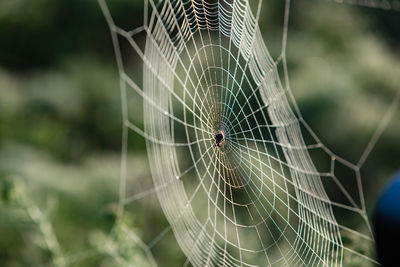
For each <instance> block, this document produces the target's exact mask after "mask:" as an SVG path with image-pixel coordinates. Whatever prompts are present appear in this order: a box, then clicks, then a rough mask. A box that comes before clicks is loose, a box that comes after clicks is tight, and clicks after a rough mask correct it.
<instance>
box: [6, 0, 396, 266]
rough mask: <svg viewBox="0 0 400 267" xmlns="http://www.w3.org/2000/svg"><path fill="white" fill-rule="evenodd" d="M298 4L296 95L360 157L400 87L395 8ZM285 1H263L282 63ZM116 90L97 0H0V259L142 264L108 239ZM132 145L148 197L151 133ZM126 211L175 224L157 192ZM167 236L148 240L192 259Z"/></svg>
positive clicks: (136, 18)
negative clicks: (168, 218) (147, 139)
mask: <svg viewBox="0 0 400 267" xmlns="http://www.w3.org/2000/svg"><path fill="white" fill-rule="evenodd" d="M110 2H112V3H110V4H111V8H112V10H113V14H114V16H116V17H118V24H119V25H121V26H125V25H131V26H129V27H131V28H133V27H134V26H139V25H140V24H141V17H142V15H141V13H142V3H141V2H142V1H140V0H131V1H130V0H118V1H110ZM267 2H268V3H267ZM269 2H273V3H271V6H268V5H269ZM293 2H294V3H293V4H292V9H291V12H292V13H291V20H290V26H289V39H288V48H287V55H288V65H289V75H290V76H289V78H290V83H291V87H292V90H293V93H294V95H295V97H296V99H297V101H298V104H299V107H300V110H301V111H302V113H303V115H304V117H305V119H306V121H307V122H309V123H310V125H311V126H312V128H313V129H314V130H315V132H316V133H317V134H318V135H319V137H320V138H321V140H322V142H323V143H324V144H326V145H327V147H329V148H330V149H331V150H332V151H333V152H334V153H337V154H338V155H340V156H342V157H344V158H346V159H348V160H350V161H351V162H355V163H356V162H357V161H358V159H359V158H360V156H361V154H362V152H363V149H364V148H365V147H366V145H367V143H368V141H369V139H370V138H371V136H372V134H373V132H374V131H375V129H376V128H377V126H378V124H379V122H380V120H381V118H382V116H383V114H384V113H385V111H386V110H387V108H388V107H389V105H390V102H391V100H392V99H393V96H394V95H395V93H396V90H398V89H399V86H400V78H399V77H400V50H399V47H400V34H399V32H398V30H399V28H398V25H400V15H399V13H398V12H397V13H396V12H394V11H382V10H374V9H367V8H361V7H357V6H348V5H340V4H333V3H330V2H328V1H308V0H297V1H293ZM282 3H283V1H266V2H265V3H264V7H263V10H262V15H261V18H262V19H261V25H262V26H261V27H262V31H263V32H264V33H265V35H264V36H265V41H266V43H267V46H268V47H269V48H270V49H271V52H272V55H273V56H274V57H275V58H276V57H277V56H278V54H279V49H280V45H281V41H280V40H281V39H280V38H281V34H282V22H283V5H282ZM127 27H128V26H127ZM396 27H397V28H396ZM135 67H139V68H140V67H141V66H135V65H134V64H133V63H132V68H135ZM118 86H119V81H118V74H117V70H116V64H115V60H114V55H113V48H112V44H111V40H110V36H109V32H108V28H107V25H106V23H105V20H104V18H103V15H102V13H101V10H100V8H99V7H98V4H97V1H93V0H69V1H62V0H37V1H29V0H2V1H0V189H1V191H0V193H1V199H0V237H1V238H0V266H32V265H42V264H43V265H51V264H60V265H61V264H63V259H64V257H65V256H67V258H66V259H67V260H70V261H72V262H75V264H76V265H77V266H99V265H101V264H102V265H103V266H109V265H115V262H119V263H121V261H122V263H123V262H124V261H128V262H135V263H136V264H137V265H138V266H141V265H140V263H141V262H144V261H146V260H147V258H146V257H145V256H144V252H143V251H142V249H140V247H139V246H138V245H137V243H135V242H132V241H131V240H132V238H129V237H128V236H127V235H126V234H125V230H126V229H124V228H123V227H116V228H114V229H113V230H112V232H111V234H110V235H109V233H110V231H111V229H112V226H113V225H114V223H115V217H116V216H115V214H116V204H117V202H118V190H119V189H118V188H119V184H118V179H119V166H120V150H121V112H120V110H121V107H120V95H119V87H118ZM399 118H400V111H399V110H397V111H396V114H395V116H394V119H392V121H391V123H390V124H389V127H388V128H387V130H386V131H385V132H384V133H383V136H382V138H381V139H380V141H379V142H378V143H377V145H376V147H375V149H374V150H373V152H372V154H371V156H370V157H369V158H368V160H367V161H366V164H365V166H364V168H363V169H362V171H361V173H362V177H363V183H364V191H365V194H366V197H367V199H366V200H367V207H368V209H369V210H371V209H372V208H373V205H374V202H375V199H376V195H377V194H378V193H379V191H380V190H381V189H382V188H383V186H384V184H385V183H386V182H387V180H388V177H390V175H391V174H393V173H394V172H395V171H396V170H397V169H398V168H399V167H400V161H399V159H400V137H399V132H400V120H399ZM137 120H138V121H137V122H138V123H139V124H140V123H141V122H140V118H138V119H137ZM129 142H130V143H129V152H130V156H129V160H128V162H129V166H130V168H131V169H132V170H133V171H131V173H133V174H134V176H135V177H133V178H132V181H134V182H132V183H130V184H128V185H127V187H128V188H127V191H128V192H130V193H134V192H141V191H144V190H145V189H146V188H149V184H150V183H151V182H150V180H151V177H150V172H149V170H148V169H147V164H146V155H145V145H144V140H143V139H142V138H140V137H138V136H136V135H134V134H132V135H131V138H130V141H129ZM138 166H139V167H138ZM344 175H345V174H344ZM38 214H39V215H38ZM123 219H124V221H125V222H126V223H125V224H124V225H129V226H130V227H131V228H132V229H134V230H135V233H136V234H137V235H138V236H140V237H141V238H143V239H144V240H151V238H150V237H151V236H153V237H154V236H155V235H157V234H158V233H159V232H160V231H161V230H162V229H164V227H165V226H166V225H167V222H166V221H165V218H164V216H163V214H162V212H161V209H160V208H159V206H158V204H157V201H156V199H155V198H154V199H152V201H149V202H148V203H146V204H145V205H142V206H140V205H138V206H129V207H128V212H127V216H125V217H124V218H123ZM349 221H351V218H349ZM349 223H351V222H349ZM149 233H150V234H149ZM164 240H166V241H164V242H160V244H159V245H157V246H156V247H154V250H153V253H154V256H155V257H156V260H159V261H163V262H166V263H167V264H166V265H173V264H175V263H176V264H180V265H181V264H182V263H183V262H184V261H185V257H184V256H183V255H182V253H181V252H180V251H179V248H178V245H177V244H176V242H175V240H174V238H173V236H172V235H171V233H169V234H168V235H167V236H166V237H165V238H164ZM46 242H47V243H46ZM105 243H106V244H108V246H104V244H105ZM354 247H355V249H359V247H362V244H354ZM362 249H363V248H360V250H362ZM80 252H83V253H87V254H81V255H80V254H78V257H80V256H82V257H83V260H80V259H79V258H78V259H74V258H73V256H74V255H76V253H80ZM68 255H72V256H71V257H68ZM110 255H112V256H110ZM86 256H88V257H86ZM354 264H355V266H356V263H354ZM349 266H351V264H349Z"/></svg>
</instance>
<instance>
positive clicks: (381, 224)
mask: <svg viewBox="0 0 400 267" xmlns="http://www.w3.org/2000/svg"><path fill="white" fill-rule="evenodd" d="M374 232H375V240H376V251H377V254H378V259H379V261H380V263H381V264H382V265H383V266H385V267H391V266H393V267H398V266H400V172H398V173H397V174H396V175H395V177H394V179H393V181H392V182H390V183H389V185H388V187H387V188H386V189H385V190H384V191H383V193H382V195H381V196H380V198H379V200H378V202H377V204H376V208H375V214H374Z"/></svg>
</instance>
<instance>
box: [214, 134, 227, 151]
mask: <svg viewBox="0 0 400 267" xmlns="http://www.w3.org/2000/svg"><path fill="white" fill-rule="evenodd" d="M224 139H225V135H224V133H223V132H222V131H218V132H217V133H216V134H215V136H214V141H215V146H217V147H222V146H223V145H224V143H225V140H224Z"/></svg>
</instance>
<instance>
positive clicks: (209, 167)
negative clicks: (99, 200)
mask: <svg viewBox="0 0 400 267" xmlns="http://www.w3.org/2000/svg"><path fill="white" fill-rule="evenodd" d="M349 2H351V1H349ZM99 3H100V5H101V7H102V10H103V12H104V14H105V17H106V19H107V22H108V24H109V26H110V29H111V33H112V38H113V42H114V48H115V53H116V59H117V64H118V68H119V74H120V82H121V99H122V113H123V121H124V127H123V145H122V166H121V182H120V204H119V215H120V216H122V214H123V213H124V210H125V209H126V206H127V205H129V204H132V203H133V202H135V201H137V200H139V199H142V198H145V197H147V196H149V195H152V194H156V195H157V198H158V200H159V202H160V204H161V208H162V210H163V212H164V215H165V216H166V218H167V220H168V223H169V226H168V227H167V228H166V229H165V230H164V231H162V232H161V233H160V234H159V235H157V236H156V237H155V238H154V239H153V240H152V241H151V242H150V243H148V244H145V243H144V242H142V241H141V240H140V239H139V238H138V237H137V236H136V235H134V233H133V232H131V233H132V235H133V237H134V238H133V239H134V240H136V242H138V243H139V244H140V246H141V247H142V248H143V250H145V252H146V254H147V255H148V257H149V262H150V264H152V265H155V264H156V263H155V261H154V259H153V256H152V255H151V248H152V247H154V245H155V244H156V243H157V242H159V241H160V240H161V239H162V238H163V237H164V236H165V234H166V233H167V232H169V231H170V230H172V232H173V234H174V236H175V238H176V240H177V242H178V244H179V246H180V248H181V249H182V251H183V253H184V254H185V255H186V257H187V261H186V264H192V265H194V266H209V265H216V266H257V265H268V266H341V265H343V262H344V260H345V258H346V257H358V258H360V260H361V261H365V262H366V263H377V262H376V261H375V260H374V255H373V254H372V253H370V252H365V253H362V252H359V251H356V250H354V249H352V248H350V247H348V246H347V245H346V244H345V243H344V242H343V238H344V237H350V238H352V239H356V240H358V242H368V243H371V245H372V244H373V242H374V241H373V236H372V231H371V226H370V223H369V221H368V217H367V212H366V207H365V200H364V195H363V188H362V183H361V176H360V168H361V167H362V166H363V164H364V162H365V160H366V158H367V156H368V155H369V153H370V152H371V150H372V148H373V147H374V145H375V143H376V142H377V140H378V138H379V136H380V135H381V133H382V131H383V130H384V129H385V126H386V125H387V124H388V122H389V120H390V118H391V117H392V115H393V112H394V111H395V109H396V105H397V103H398V97H399V95H397V97H396V98H395V99H394V101H393V104H392V105H391V106H390V107H389V109H388V111H387V112H386V114H385V116H384V118H383V119H382V120H381V123H380V125H379V126H378V128H377V130H376V132H375V134H374V135H373V137H372V139H371V141H370V143H369V144H368V146H367V147H366V149H365V151H364V153H363V154H362V156H361V158H360V160H359V161H358V163H357V164H353V163H351V162H349V161H347V160H345V159H343V158H341V157H339V156H337V155H335V154H334V153H332V152H331V151H330V150H329V149H328V148H327V147H326V146H325V145H324V144H322V142H321V141H320V140H319V139H318V137H317V136H316V134H315V133H314V132H313V131H312V129H311V128H310V126H309V125H308V124H307V122H306V121H305V120H304V118H303V116H302V115H301V113H300V111H299V109H298V107H297V105H296V102H295V100H294V97H293V95H292V92H291V89H290V84H289V76H288V71H287V63H286V42H287V30H288V20H289V11H290V1H289V0H287V1H286V2H285V11H284V12H285V14H284V25H283V37H282V48H281V53H280V55H279V57H278V58H277V59H273V58H272V56H271V55H270V53H269V51H268V48H267V46H266V45H265V43H264V40H263V38H262V35H261V31H260V28H259V25H258V21H259V18H260V10H261V7H262V2H261V1H246V0H219V1H216V0H215V1H205V0H204V1H159V2H157V1H152V0H149V1H145V10H144V14H145V17H144V25H143V26H141V27H139V28H137V29H134V30H131V31H127V30H124V29H122V28H120V27H118V26H117V25H116V24H115V23H114V21H113V18H112V16H111V14H110V12H109V10H108V7H107V4H106V3H105V2H104V0H99ZM354 3H355V4H365V5H369V4H368V3H380V2H368V3H367V2H363V3H359V2H354ZM385 3H386V2H385ZM393 3H395V2H393ZM374 6H376V7H382V8H385V7H387V6H384V5H378V4H375V5H374ZM140 35H142V36H143V35H144V36H145V37H144V38H145V45H144V47H143V46H142V45H141V44H140V43H139V42H138V41H137V40H136V39H135V38H136V37H137V36H140ZM122 40H123V41H124V42H127V43H128V44H129V46H130V47H129V49H130V50H133V51H134V52H135V53H136V55H137V56H138V57H139V58H140V60H141V61H142V62H143V70H142V72H143V73H142V76H143V81H142V85H141V86H140V85H139V83H138V82H135V81H134V78H133V77H135V75H134V74H130V73H132V70H131V69H129V68H127V67H126V64H125V62H124V59H125V58H124V57H123V51H122V49H121V45H120V43H121V42H122ZM278 68H281V70H282V71H278ZM280 74H281V75H282V77H283V79H282V81H281V77H280ZM136 76H137V74H136ZM131 93H134V94H136V95H138V96H139V97H140V99H141V102H142V103H141V105H143V125H137V124H135V123H134V122H133V121H132V120H131V119H130V113H132V112H130V103H129V102H128V95H129V94H131ZM139 106H140V105H139ZM131 131H133V132H135V133H137V134H139V135H141V136H143V137H144V138H145V140H146V148H147V155H148V160H149V165H150V169H151V174H152V182H153V188H152V189H149V190H144V191H141V192H139V193H137V194H131V195H129V194H127V176H128V174H127V168H128V166H129V161H128V157H127V153H128V152H127V151H128V136H129V132H131ZM216 134H221V136H222V140H221V141H220V142H217V141H216ZM315 157H318V158H323V159H325V161H326V162H327V164H326V166H328V167H326V168H325V169H324V168H318V167H317V166H316V163H315V161H314V158H315ZM343 173H346V179H352V180H353V182H354V184H356V189H357V190H356V192H351V191H350V190H349V189H348V183H346V181H344V178H341V176H344V174H343ZM327 186H329V187H330V189H331V188H334V190H333V191H334V192H336V194H337V195H340V196H341V197H339V198H338V199H337V200H336V199H335V197H333V196H330V195H329V194H328V192H327V191H328V190H327ZM337 213H339V214H342V216H336V214H337ZM343 214H345V215H343ZM346 216H353V217H355V218H356V217H357V218H358V220H361V222H362V224H363V225H364V228H363V229H364V230H365V231H360V230H358V229H357V230H356V229H355V228H354V227H352V226H348V225H346V223H345V222H344V221H342V220H343V218H344V217H346ZM125 230H126V231H129V229H125Z"/></svg>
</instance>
